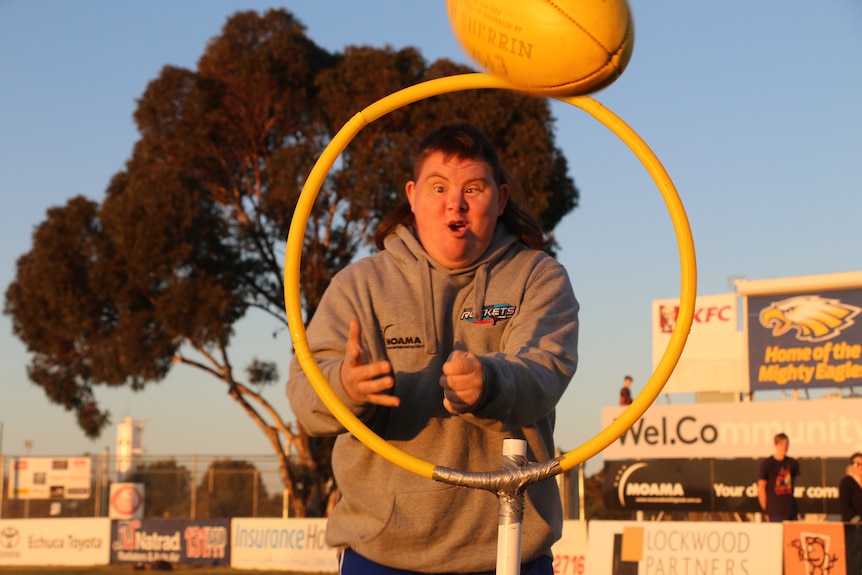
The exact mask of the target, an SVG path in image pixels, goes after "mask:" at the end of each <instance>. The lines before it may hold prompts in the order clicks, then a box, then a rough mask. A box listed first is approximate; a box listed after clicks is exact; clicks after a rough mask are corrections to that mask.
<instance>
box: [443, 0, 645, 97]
mask: <svg viewBox="0 0 862 575" xmlns="http://www.w3.org/2000/svg"><path fill="white" fill-rule="evenodd" d="M446 8H447V11H448V15H449V22H450V24H451V26H452V31H453V32H454V33H455V37H456V38H457V39H458V41H459V42H460V43H461V46H462V47H463V48H464V50H465V51H466V52H467V54H468V55H469V56H470V57H471V58H472V59H473V60H474V61H475V62H476V64H478V65H479V66H480V67H481V68H483V69H484V70H486V71H488V72H490V73H491V74H495V75H497V76H499V77H501V78H502V79H504V80H506V81H507V82H508V83H510V84H511V85H512V87H513V88H516V89H519V90H524V91H527V92H534V93H538V94H543V95H547V96H577V95H580V94H588V93H590V92H595V91H596V90H600V89H601V88H604V87H606V86H608V85H609V84H610V83H612V82H613V81H614V80H616V79H617V78H618V77H619V75H620V74H622V73H623V70H625V67H626V65H627V64H628V62H629V59H630V58H631V55H632V48H633V46H634V26H633V23H632V17H631V12H630V10H629V6H628V3H627V2H626V0H556V1H552V0H446Z"/></svg>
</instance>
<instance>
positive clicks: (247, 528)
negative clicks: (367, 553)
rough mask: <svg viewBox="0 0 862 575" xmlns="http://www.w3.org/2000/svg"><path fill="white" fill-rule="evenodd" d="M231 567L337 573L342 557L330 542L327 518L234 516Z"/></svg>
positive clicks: (232, 522)
mask: <svg viewBox="0 0 862 575" xmlns="http://www.w3.org/2000/svg"><path fill="white" fill-rule="evenodd" d="M231 567H234V568H240V569H269V570H283V571H307V572H318V573H319V572H326V573H336V572H337V571H338V558H337V551H336V549H335V548H333V547H330V546H329V545H327V544H326V519H311V518H304V519H252V518H234V519H232V520H231Z"/></svg>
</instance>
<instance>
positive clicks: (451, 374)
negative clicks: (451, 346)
mask: <svg viewBox="0 0 862 575" xmlns="http://www.w3.org/2000/svg"><path fill="white" fill-rule="evenodd" d="M484 385H485V377H484V372H483V367H482V362H480V361H479V358H478V357H476V354H474V353H470V352H468V351H453V352H452V353H450V354H449V358H448V359H447V360H446V363H444V364H443V375H441V376H440V387H442V388H443V407H445V408H446V411H448V412H449V413H452V414H458V413H469V412H471V411H473V409H474V408H475V407H476V404H478V403H479V400H480V399H481V398H482V389H483V387H484Z"/></svg>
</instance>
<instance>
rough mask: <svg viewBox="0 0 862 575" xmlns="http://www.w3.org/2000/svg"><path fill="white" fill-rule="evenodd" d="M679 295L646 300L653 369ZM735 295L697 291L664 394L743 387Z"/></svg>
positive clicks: (668, 334)
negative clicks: (649, 311) (686, 332)
mask: <svg viewBox="0 0 862 575" xmlns="http://www.w3.org/2000/svg"><path fill="white" fill-rule="evenodd" d="M678 313H679V299H678V298H677V299H664V300H656V301H653V303H652V326H653V327H652V356H653V369H655V367H656V366H657V365H658V363H659V361H660V360H661V358H662V356H663V355H664V352H665V350H666V349H667V346H668V343H669V342H670V337H671V334H672V333H673V329H674V327H675V326H676V316H677V314H678ZM739 320H740V313H739V296H737V295H736V294H724V295H711V296H697V300H696V301H695V309H694V320H693V322H692V325H691V330H690V331H689V335H688V339H687V340H686V344H685V348H684V349H683V352H682V355H681V356H680V358H679V361H678V362H677V364H676V367H675V369H674V371H673V373H672V374H671V376H670V378H669V379H668V381H667V383H666V384H665V386H664V390H663V391H664V393H682V392H687V393H694V392H740V391H748V384H747V382H746V381H745V378H746V373H747V364H746V363H745V338H744V335H743V332H742V329H741V326H740V321H739Z"/></svg>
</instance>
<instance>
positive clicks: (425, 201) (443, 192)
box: [405, 152, 509, 269]
mask: <svg viewBox="0 0 862 575" xmlns="http://www.w3.org/2000/svg"><path fill="white" fill-rule="evenodd" d="M405 189H406V192H407V200H408V201H409V202H410V207H411V209H412V211H413V215H414V216H415V218H416V232H417V234H418V236H419V241H420V242H421V243H422V246H423V247H424V248H425V251H426V252H428V255H430V256H431V257H432V258H433V259H434V261H436V262H437V263H439V264H440V265H442V266H444V267H446V268H449V269H459V268H464V267H467V266H469V265H470V264H472V263H474V262H475V261H476V260H478V259H479V258H480V257H481V256H482V254H484V253H485V250H487V249H488V246H489V245H490V244H491V240H492V239H493V237H494V230H495V229H496V226H497V219H498V218H499V217H500V215H501V214H502V213H503V209H504V208H505V207H506V202H507V201H508V199H509V188H508V186H506V185H503V186H500V187H499V188H498V187H497V185H496V184H495V183H494V178H493V174H492V171H491V167H490V166H489V165H488V164H486V163H485V162H482V161H479V160H464V159H461V158H457V157H450V158H446V157H445V156H444V155H443V154H442V153H440V152H437V153H434V154H431V155H430V156H428V159H426V160H425V163H424V164H423V165H422V169H421V171H420V173H419V176H418V177H417V179H416V181H411V182H407V186H406V188H405Z"/></svg>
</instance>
